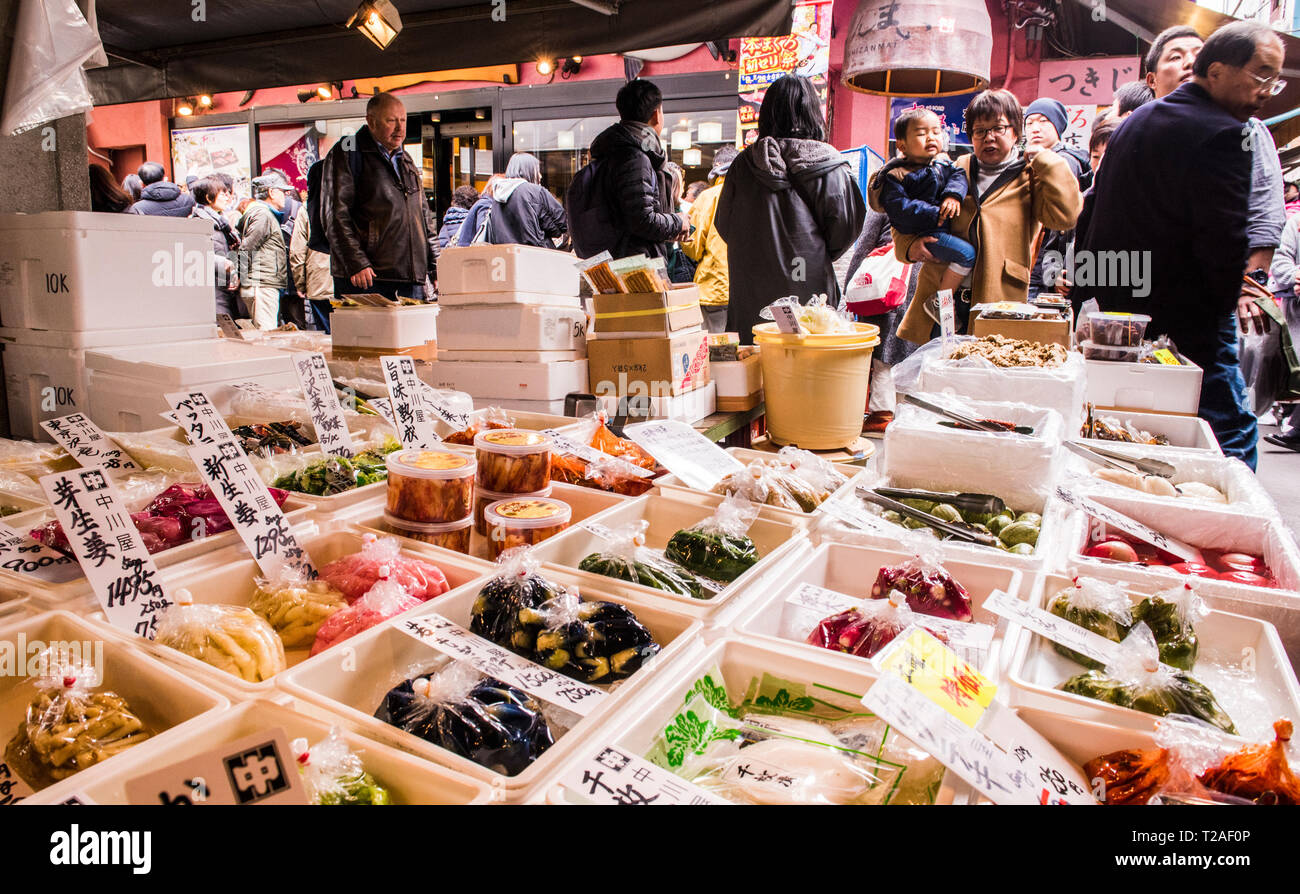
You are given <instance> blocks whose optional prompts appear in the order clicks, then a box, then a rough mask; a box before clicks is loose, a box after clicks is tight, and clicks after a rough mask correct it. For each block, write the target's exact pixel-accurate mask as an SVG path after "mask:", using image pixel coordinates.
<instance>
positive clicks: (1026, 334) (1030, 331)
mask: <svg viewBox="0 0 1300 894" xmlns="http://www.w3.org/2000/svg"><path fill="white" fill-rule="evenodd" d="M975 313H976V308H972V310H971V315H972V319H971V324H970V334H971V335H973V336H975V337H976V338H983V337H984V336H986V335H1002V336H1005V337H1006V338H1019V339H1023V340H1024V341H1034V342H1038V343H1039V344H1042V345H1052V344H1056V345H1060V346H1061V347H1063V348H1065V349H1066V350H1067V351H1068V350H1070V347H1071V345H1072V339H1073V336H1074V320H1073V315H1071V316H1068V317H1060V318H1059V319H1054V320H1052V319H1046V320H986V319H984V318H983V317H976V316H974V314H975Z"/></svg>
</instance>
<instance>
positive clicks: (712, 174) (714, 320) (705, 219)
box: [681, 146, 740, 332]
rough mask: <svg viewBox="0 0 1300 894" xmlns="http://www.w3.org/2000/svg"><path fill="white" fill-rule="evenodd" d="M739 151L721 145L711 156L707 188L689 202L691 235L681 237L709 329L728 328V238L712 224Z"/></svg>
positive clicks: (732, 147)
mask: <svg viewBox="0 0 1300 894" xmlns="http://www.w3.org/2000/svg"><path fill="white" fill-rule="evenodd" d="M739 154H740V152H739V150H737V149H736V147H735V146H723V147H722V148H721V149H719V150H718V151H717V152H716V153H714V156H713V167H712V168H710V169H709V183H710V184H711V185H710V186H709V188H708V189H706V190H704V192H702V193H700V194H699V195H698V196H696V197H695V201H694V202H692V203H691V210H690V217H691V230H692V232H691V235H689V236H687V237H686V238H685V239H683V240H682V243H681V245H682V252H683V253H684V254H685V255H686V257H688V258H690V259H691V260H692V261H694V262H695V264H696V266H695V284H696V285H697V286H699V289H700V310H702V311H703V312H704V324H705V327H706V328H707V329H708V331H710V332H726V331H727V295H728V280H727V240H725V239H723V238H722V234H721V233H719V232H718V228H717V227H715V226H714V225H713V216H714V215H715V214H716V213H717V211H718V198H719V197H720V196H721V195H722V185H723V183H725V182H726V180H727V171H729V170H731V163H732V162H733V161H735V160H736V156H737V155H739Z"/></svg>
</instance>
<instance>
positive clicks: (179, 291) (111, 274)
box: [0, 211, 577, 330]
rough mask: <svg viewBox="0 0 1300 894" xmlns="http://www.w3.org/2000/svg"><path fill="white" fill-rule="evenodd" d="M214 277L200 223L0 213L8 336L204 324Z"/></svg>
mask: <svg viewBox="0 0 1300 894" xmlns="http://www.w3.org/2000/svg"><path fill="white" fill-rule="evenodd" d="M214 270H215V268H214V265H213V263H212V225H211V224H210V223H208V222H207V221H204V220H189V219H185V218H176V217H149V216H147V215H140V214H130V215H123V214H104V213H95V212H91V211H45V212H42V213H40V214H0V324H3V325H4V326H7V327H11V328H19V329H63V330H84V329H126V328H131V327H140V328H149V327H154V326H189V325H197V324H200V323H206V324H211V323H212V321H213V313H214V312H213V304H212V300H213V299H212V295H213V286H214V282H213V276H214ZM574 276H575V278H576V276H577V273H576V271H575V273H574ZM574 294H577V293H576V291H575V293H574Z"/></svg>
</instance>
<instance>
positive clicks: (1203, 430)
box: [1080, 410, 1223, 456]
mask: <svg viewBox="0 0 1300 894" xmlns="http://www.w3.org/2000/svg"><path fill="white" fill-rule="evenodd" d="M1094 416H1095V417H1097V418H1104V419H1118V420H1119V421H1120V422H1126V423H1128V424H1129V425H1131V426H1132V427H1133V428H1136V429H1138V430H1139V431H1144V432H1147V433H1148V434H1152V435H1164V436H1165V437H1166V438H1168V439H1169V444H1170V447H1169V448H1165V447H1156V446H1153V445H1146V444H1142V445H1138V446H1140V447H1141V448H1142V449H1143V450H1147V451H1151V450H1154V451H1160V450H1166V449H1171V448H1182V449H1186V450H1199V451H1202V452H1205V453H1217V454H1219V455H1220V456H1222V455H1223V450H1222V449H1221V448H1220V447H1219V439H1218V438H1216V437H1215V436H1214V429H1212V428H1210V423H1208V422H1206V421H1205V420H1204V419H1201V418H1199V417H1196V416H1171V415H1167V414H1164V413H1139V412H1136V411H1133V410H1095V411H1094ZM1080 430H1082V429H1080ZM1082 442H1083V443H1084V444H1085V445H1087V446H1090V447H1100V448H1101V449H1102V450H1109V449H1111V448H1116V447H1125V446H1128V445H1125V444H1123V443H1121V442H1117V441H1103V440H1101V439H1099V438H1083V439H1082ZM1151 455H1152V456H1159V455H1160V454H1159V453H1153V454H1151Z"/></svg>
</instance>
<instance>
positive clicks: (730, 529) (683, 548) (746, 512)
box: [664, 496, 759, 583]
mask: <svg viewBox="0 0 1300 894" xmlns="http://www.w3.org/2000/svg"><path fill="white" fill-rule="evenodd" d="M757 517H758V509H757V508H755V506H754V505H753V504H752V503H750V502H749V501H748V500H744V499H741V498H740V497H736V496H729V497H727V498H726V499H725V500H723V501H722V503H721V504H720V505H719V506H718V508H717V510H716V511H715V512H714V513H713V515H711V516H709V517H708V518H706V519H704V520H703V521H701V522H698V523H697V524H694V525H692V526H691V527H689V528H686V529H684V530H681V531H678V532H677V533H676V534H674V535H673V536H672V538H671V539H670V540H669V541H668V545H667V546H666V547H665V548H664V556H665V557H667V558H668V559H669V560H671V561H673V562H675V563H677V564H678V565H680V566H681V567H683V568H685V569H686V570H687V571H691V572H694V573H695V574H700V575H703V576H704V577H708V578H712V579H713V580H717V581H723V582H724V583H731V582H732V581H734V580H735V579H736V578H738V577H740V576H741V575H742V574H744V573H745V572H746V571H748V570H749V569H750V568H752V567H754V564H755V563H757V562H758V559H759V556H758V548H757V547H755V546H754V541H752V540H750V539H749V537H748V536H746V532H747V531H748V530H749V528H750V526H751V525H752V524H753V523H754V519H755V518H757Z"/></svg>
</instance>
